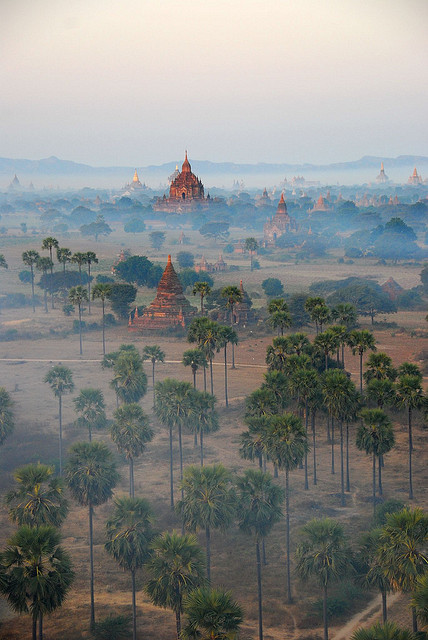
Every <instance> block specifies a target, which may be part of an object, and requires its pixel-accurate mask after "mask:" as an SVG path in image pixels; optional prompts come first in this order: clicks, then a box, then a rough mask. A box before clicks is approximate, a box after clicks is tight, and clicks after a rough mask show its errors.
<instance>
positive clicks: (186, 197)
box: [153, 151, 210, 213]
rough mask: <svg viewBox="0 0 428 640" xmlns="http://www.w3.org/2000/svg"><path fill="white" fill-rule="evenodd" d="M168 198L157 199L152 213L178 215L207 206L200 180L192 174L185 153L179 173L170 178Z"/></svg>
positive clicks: (207, 201)
mask: <svg viewBox="0 0 428 640" xmlns="http://www.w3.org/2000/svg"><path fill="white" fill-rule="evenodd" d="M174 176H175V177H174ZM170 179H171V185H170V187H169V197H168V198H167V197H166V196H165V195H164V196H163V198H158V199H157V201H156V202H155V204H154V205H153V209H154V211H170V212H173V213H177V212H178V213H180V212H182V211H193V210H194V209H195V208H198V207H199V206H201V205H202V206H204V205H205V206H207V205H208V204H209V202H210V201H209V200H208V199H207V198H205V194H204V185H203V184H202V182H201V180H200V179H199V178H198V177H197V176H195V174H194V173H192V167H191V166H190V162H189V160H188V158H187V151H186V154H185V158H184V162H183V165H182V167H181V171H180V172H178V173H176V172H175V173H174V174H172V176H170Z"/></svg>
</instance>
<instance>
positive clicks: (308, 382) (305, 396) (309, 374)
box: [289, 369, 318, 491]
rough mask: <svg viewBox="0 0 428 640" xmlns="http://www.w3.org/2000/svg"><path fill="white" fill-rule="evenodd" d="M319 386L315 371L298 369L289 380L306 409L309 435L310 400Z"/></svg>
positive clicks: (306, 474)
mask: <svg viewBox="0 0 428 640" xmlns="http://www.w3.org/2000/svg"><path fill="white" fill-rule="evenodd" d="M317 384H318V375H317V372H316V371H315V369H296V370H295V371H293V373H292V374H291V376H290V378H289V388H290V390H291V391H292V392H293V391H295V392H296V394H297V396H298V398H299V400H300V402H301V403H302V404H303V407H304V417H305V431H306V435H308V425H309V398H310V397H311V395H312V394H313V390H314V388H315V387H316V386H317ZM308 489H309V482H308V454H307V452H306V453H305V490H306V491H307V490H308Z"/></svg>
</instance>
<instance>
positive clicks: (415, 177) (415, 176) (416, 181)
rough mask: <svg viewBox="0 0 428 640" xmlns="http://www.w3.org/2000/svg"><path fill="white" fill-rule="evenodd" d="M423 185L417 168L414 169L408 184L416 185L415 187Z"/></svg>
mask: <svg viewBox="0 0 428 640" xmlns="http://www.w3.org/2000/svg"><path fill="white" fill-rule="evenodd" d="M421 183H422V178H421V176H420V175H419V174H418V172H417V170H416V167H415V168H414V169H413V173H412V175H411V176H410V177H409V179H408V180H407V184H414V185H418V184H421Z"/></svg>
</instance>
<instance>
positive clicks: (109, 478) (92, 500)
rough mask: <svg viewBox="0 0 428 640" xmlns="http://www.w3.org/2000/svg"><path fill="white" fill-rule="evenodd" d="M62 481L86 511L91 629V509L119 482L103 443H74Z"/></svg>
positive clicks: (108, 494)
mask: <svg viewBox="0 0 428 640" xmlns="http://www.w3.org/2000/svg"><path fill="white" fill-rule="evenodd" d="M68 453H69V457H68V461H67V466H66V480H67V484H68V487H69V489H70V492H71V495H72V496H73V498H74V499H75V500H76V502H77V503H78V504H80V505H81V506H85V507H88V514H89V559H90V598H91V622H90V627H91V629H93V628H94V625H95V598H94V534H93V514H94V507H97V506H99V505H101V504H104V503H105V502H107V500H109V499H110V498H111V497H112V495H113V489H114V487H115V486H116V484H117V482H118V480H119V474H118V473H117V471H116V465H115V462H114V460H113V456H112V454H111V452H110V450H109V449H108V447H107V445H105V444H104V443H103V442H77V443H76V444H74V445H73V446H72V447H71V448H70V449H69V452H68Z"/></svg>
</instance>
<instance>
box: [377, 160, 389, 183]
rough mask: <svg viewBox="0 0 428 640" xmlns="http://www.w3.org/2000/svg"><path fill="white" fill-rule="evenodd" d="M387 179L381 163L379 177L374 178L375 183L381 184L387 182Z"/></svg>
mask: <svg viewBox="0 0 428 640" xmlns="http://www.w3.org/2000/svg"><path fill="white" fill-rule="evenodd" d="M388 180H389V178H388V176H387V175H386V173H385V169H384V168H383V162H381V163H380V173H379V175H378V176H377V177H376V182H379V183H382V182H388Z"/></svg>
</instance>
